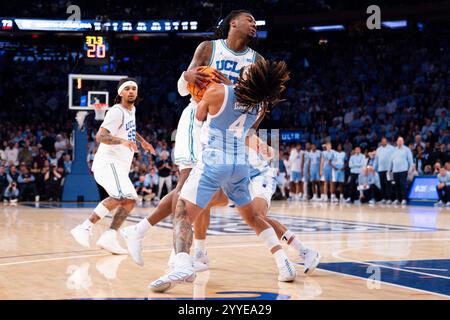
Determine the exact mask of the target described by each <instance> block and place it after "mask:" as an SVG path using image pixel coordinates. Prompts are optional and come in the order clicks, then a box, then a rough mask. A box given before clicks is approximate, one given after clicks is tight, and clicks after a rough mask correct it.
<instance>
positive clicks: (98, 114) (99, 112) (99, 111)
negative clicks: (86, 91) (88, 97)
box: [91, 103, 108, 120]
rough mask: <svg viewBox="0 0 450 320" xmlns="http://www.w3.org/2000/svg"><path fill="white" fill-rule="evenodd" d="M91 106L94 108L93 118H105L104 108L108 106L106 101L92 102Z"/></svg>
mask: <svg viewBox="0 0 450 320" xmlns="http://www.w3.org/2000/svg"><path fill="white" fill-rule="evenodd" d="M91 106H92V107H94V109H95V120H103V119H105V114H106V109H107V108H108V104H107V103H94V104H92V105H91Z"/></svg>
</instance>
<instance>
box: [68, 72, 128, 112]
mask: <svg viewBox="0 0 450 320" xmlns="http://www.w3.org/2000/svg"><path fill="white" fill-rule="evenodd" d="M126 77H127V76H126V75H101V74H69V77H68V78H69V109H70V110H83V111H88V110H95V107H94V106H97V108H98V107H99V106H101V107H102V109H108V108H109V107H110V106H112V105H113V104H114V97H115V96H116V95H117V84H118V82H119V80H121V79H123V78H126Z"/></svg>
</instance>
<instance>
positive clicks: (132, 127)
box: [92, 104, 136, 172]
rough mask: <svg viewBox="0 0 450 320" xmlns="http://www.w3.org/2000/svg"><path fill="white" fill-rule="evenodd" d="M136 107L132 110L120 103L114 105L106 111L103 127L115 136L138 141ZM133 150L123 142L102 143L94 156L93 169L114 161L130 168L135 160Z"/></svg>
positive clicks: (127, 168) (125, 167)
mask: <svg viewBox="0 0 450 320" xmlns="http://www.w3.org/2000/svg"><path fill="white" fill-rule="evenodd" d="M135 113H136V108H134V107H133V109H132V110H131V111H129V110H128V109H126V108H124V107H122V106H121V105H120V104H116V105H114V106H113V107H112V108H111V109H109V111H108V112H107V113H106V116H105V119H104V120H103V123H102V125H101V126H100V127H101V128H105V129H106V130H108V131H109V132H110V133H111V134H112V135H113V136H114V137H117V138H121V139H125V140H129V141H134V142H136V118H135ZM133 155H134V153H133V151H131V149H130V148H128V147H126V146H124V145H121V144H111V145H109V144H104V143H100V146H99V147H98V150H97V153H96V154H95V156H94V162H93V163H92V170H93V171H95V169H96V168H99V167H102V166H104V165H105V164H109V163H113V164H115V165H117V166H120V167H121V168H123V169H124V170H127V172H128V170H130V167H131V162H132V161H133Z"/></svg>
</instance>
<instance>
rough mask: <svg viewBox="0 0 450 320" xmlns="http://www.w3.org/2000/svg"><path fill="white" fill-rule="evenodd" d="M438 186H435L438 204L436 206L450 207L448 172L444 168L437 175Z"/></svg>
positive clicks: (449, 174) (449, 177)
mask: <svg viewBox="0 0 450 320" xmlns="http://www.w3.org/2000/svg"><path fill="white" fill-rule="evenodd" d="M437 178H438V181H439V183H438V185H437V186H436V191H437V193H438V196H439V202H437V203H436V204H435V205H436V206H443V205H446V207H450V172H448V171H447V170H445V168H441V170H440V171H439V174H438V175H437Z"/></svg>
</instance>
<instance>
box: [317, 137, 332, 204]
mask: <svg viewBox="0 0 450 320" xmlns="http://www.w3.org/2000/svg"><path fill="white" fill-rule="evenodd" d="M333 156H334V150H333V149H332V148H331V142H327V143H326V144H325V145H324V150H323V151H322V160H321V161H320V179H321V180H322V183H323V188H322V189H321V191H322V190H323V192H322V196H321V198H320V200H321V201H324V202H325V201H330V198H329V196H328V193H331V192H330V191H331V178H332V177H331V175H332V172H331V171H332V167H331V161H332V160H333Z"/></svg>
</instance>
